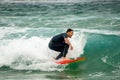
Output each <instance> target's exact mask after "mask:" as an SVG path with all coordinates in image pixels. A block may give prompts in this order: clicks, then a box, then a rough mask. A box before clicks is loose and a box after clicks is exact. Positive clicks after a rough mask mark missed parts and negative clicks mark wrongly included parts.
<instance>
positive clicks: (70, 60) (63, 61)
mask: <svg viewBox="0 0 120 80" xmlns="http://www.w3.org/2000/svg"><path fill="white" fill-rule="evenodd" d="M84 60H86V58H84V57H78V58H76V59H68V60H60V61H56V63H57V64H70V63H74V62H79V61H84Z"/></svg>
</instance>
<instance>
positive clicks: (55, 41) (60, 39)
mask: <svg viewBox="0 0 120 80" xmlns="http://www.w3.org/2000/svg"><path fill="white" fill-rule="evenodd" d="M72 36H73V30H72V29H67V31H66V33H61V34H58V35H56V36H54V37H53V38H52V39H51V40H50V42H49V48H50V49H52V50H55V51H58V52H60V54H59V55H58V56H57V57H56V58H55V59H56V60H58V59H60V58H63V59H66V54H67V52H68V49H69V48H70V49H71V50H73V46H72V45H71V43H70V41H69V39H68V38H71V37H72Z"/></svg>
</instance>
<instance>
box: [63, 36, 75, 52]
mask: <svg viewBox="0 0 120 80" xmlns="http://www.w3.org/2000/svg"><path fill="white" fill-rule="evenodd" d="M64 40H65V43H66V44H68V45H69V46H70V49H71V50H73V46H72V44H71V43H70V41H69V40H68V38H64Z"/></svg>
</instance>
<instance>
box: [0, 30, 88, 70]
mask: <svg viewBox="0 0 120 80" xmlns="http://www.w3.org/2000/svg"><path fill="white" fill-rule="evenodd" d="M2 30H3V35H2V36H3V37H1V40H0V41H1V43H0V60H1V62H0V67H3V66H9V67H10V68H11V69H17V70H42V71H55V70H57V71H61V70H64V68H65V67H64V66H60V65H58V64H55V63H54V62H53V61H52V59H53V57H55V56H57V55H58V52H54V51H52V50H50V49H49V48H48V42H49V40H50V37H49V36H50V35H49V36H47V37H46V36H44V34H45V33H43V32H42V31H44V30H45V29H43V28H42V29H35V28H26V29H24V30H23V29H20V30H19V29H18V28H17V29H15V28H14V29H11V28H7V29H5V28H4V29H2ZM37 30H38V31H40V32H41V33H39V34H41V35H40V36H39V35H38V34H37V35H36V36H35V35H32V34H34V32H35V33H37ZM46 30H49V29H46ZM50 30H51V29H50ZM52 30H54V29H52ZM61 30H62V29H61ZM55 32H56V31H55ZM20 33H22V35H21V36H19V37H16V36H15V35H17V34H20ZM75 34H76V36H74V37H73V39H71V42H72V43H73V45H74V47H75V49H74V51H69V55H68V56H69V57H72V58H75V57H78V56H79V55H81V54H83V52H84V50H83V48H84V46H85V43H86V39H85V37H84V34H80V35H79V33H75ZM75 42H77V43H75ZM79 47H81V48H79ZM73 53H74V55H73Z"/></svg>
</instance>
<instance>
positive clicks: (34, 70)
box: [0, 1, 120, 80]
mask: <svg viewBox="0 0 120 80" xmlns="http://www.w3.org/2000/svg"><path fill="white" fill-rule="evenodd" d="M119 7H120V2H119V1H92V2H87V1H86V2H82V1H81V2H79V3H75V2H74V3H72V2H71V3H64V2H63V3H38V2H35V3H33V2H22V3H20V2H17V3H11V2H7V3H0V80H41V79H42V80H59V79H63V80H119V79H120V46H119V45H120V9H119ZM67 28H72V29H74V36H73V37H72V39H71V40H70V41H71V43H72V44H73V46H74V50H73V51H71V50H69V54H68V55H67V56H68V57H71V58H75V57H78V56H82V57H86V58H87V60H85V61H82V62H78V63H72V64H69V65H58V64H55V63H54V62H53V61H52V58H53V57H54V56H56V55H57V54H58V53H57V52H54V51H52V50H50V49H49V48H48V46H47V45H48V42H49V40H50V38H51V37H52V36H54V35H55V34H59V33H61V32H65V31H66V29H67Z"/></svg>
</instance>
